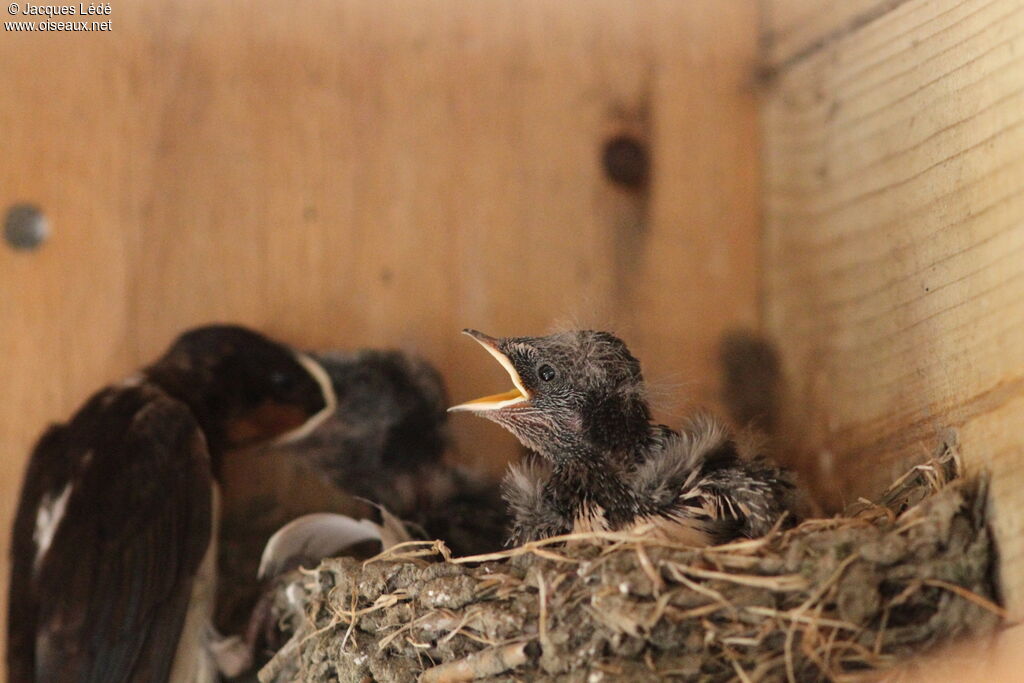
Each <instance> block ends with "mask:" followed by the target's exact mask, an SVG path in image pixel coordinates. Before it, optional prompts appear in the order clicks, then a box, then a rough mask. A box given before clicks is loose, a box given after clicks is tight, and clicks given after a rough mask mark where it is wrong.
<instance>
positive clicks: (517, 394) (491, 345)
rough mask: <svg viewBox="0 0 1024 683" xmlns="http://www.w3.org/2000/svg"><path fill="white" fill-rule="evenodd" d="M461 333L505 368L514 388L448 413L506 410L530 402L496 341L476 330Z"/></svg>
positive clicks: (510, 363)
mask: <svg viewBox="0 0 1024 683" xmlns="http://www.w3.org/2000/svg"><path fill="white" fill-rule="evenodd" d="M462 333H463V334H468V335H469V336H470V337H472V338H473V339H475V340H476V341H477V342H478V343H479V344H480V346H482V347H484V348H485V349H487V353H489V354H491V355H492V356H494V358H495V359H496V360H497V361H498V362H499V363H501V367H503V368H505V372H507V373H508V376H509V377H511V378H512V385H513V387H514V388H513V389H510V390H509V391H506V392H504V393H501V394H494V395H493V396H484V397H483V398H476V399H473V400H472V401H466V402H465V403H460V404H459V405H457V406H452V407H451V408H449V409H448V412H450V413H452V412H458V411H462V410H469V411H472V412H484V411H487V410H498V409H500V408H507V407H508V406H512V405H515V404H517V403H524V402H526V401H528V400H530V392H529V391H527V390H526V387H524V386H523V381H522V380H521V379H520V378H519V373H518V372H516V369H515V367H513V366H512V361H510V360H509V359H508V356H506V355H505V354H504V353H502V352H501V351H500V350H499V349H498V340H497V339H495V338H494V337H489V336H487V335H486V334H484V333H483V332H477V331H476V330H463V331H462Z"/></svg>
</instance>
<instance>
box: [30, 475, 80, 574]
mask: <svg viewBox="0 0 1024 683" xmlns="http://www.w3.org/2000/svg"><path fill="white" fill-rule="evenodd" d="M70 495H71V484H68V485H67V486H65V487H64V490H63V491H61V492H60V494H59V495H56V496H55V495H53V493H52V492H51V493H47V494H46V495H44V496H43V500H42V501H41V502H40V503H39V509H38V510H37V511H36V528H35V531H33V532H32V540H33V541H35V542H36V557H35V560H34V561H33V567H35V568H38V567H39V563H40V562H42V560H43V556H44V555H46V551H47V550H49V549H50V544H51V543H53V536H54V534H55V533H57V526H58V525H60V521H61V520H62V519H63V518H64V509H65V508H66V507H67V505H68V496H70Z"/></svg>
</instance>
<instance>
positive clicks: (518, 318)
mask: <svg viewBox="0 0 1024 683" xmlns="http://www.w3.org/2000/svg"><path fill="white" fill-rule="evenodd" d="M110 19H111V21H112V28H113V30H112V31H111V32H110V33H102V34H100V33H93V34H68V33H52V34H42V33H36V34H27V33H22V34H16V33H11V32H6V33H5V34H4V36H3V40H2V41H0V64H3V65H4V66H3V69H0V90H2V91H3V92H4V97H3V98H0V130H2V131H3V136H4V145H3V148H4V154H3V160H2V163H0V207H5V206H7V205H8V204H9V203H11V202H13V201H19V200H29V201H34V202H36V203H38V204H40V205H41V206H42V207H43V208H44V210H45V211H46V212H47V214H48V215H49V217H50V219H51V222H52V225H53V237H52V239H51V241H50V242H49V243H48V244H46V245H45V246H44V247H43V249H42V250H41V251H39V252H36V253H31V254H24V253H12V252H11V251H10V250H8V249H6V248H2V249H0V291H2V292H3V295H2V296H0V348H3V350H4V352H5V357H6V362H4V363H0V386H3V387H4V391H5V400H4V402H3V405H2V407H0V450H2V453H3V458H2V460H0V529H3V530H4V531H5V532H6V530H7V529H8V527H9V525H10V517H11V513H12V510H13V506H14V498H15V495H16V491H17V489H18V486H19V480H20V476H21V471H22V468H23V464H24V460H25V457H26V454H27V453H28V450H29V447H30V445H31V443H32V441H33V440H34V439H35V438H36V436H37V435H38V434H39V433H40V432H41V430H42V428H43V426H44V424H45V423H46V422H48V421H50V420H56V419H60V418H62V417H65V416H67V415H68V414H69V412H70V411H72V410H73V409H74V408H75V407H76V406H77V405H78V404H79V403H80V402H81V401H82V400H83V399H84V398H85V397H86V396H87V395H88V394H89V393H90V392H91V391H92V390H94V389H96V388H98V387H99V386H100V385H102V384H103V383H105V382H108V381H111V380H114V379H116V378H118V377H121V376H123V375H125V374H127V373H129V372H130V371H132V369H133V368H135V367H137V366H138V365H140V364H142V363H144V362H146V361H148V360H149V359H152V358H153V357H154V356H155V355H156V354H158V353H159V352H160V351H161V350H162V349H163V348H164V347H165V346H166V345H167V344H168V343H169V341H170V340H171V339H172V337H173V336H174V335H175V334H176V333H177V332H178V331H180V330H182V329H183V328H185V327H187V326H190V325H195V324H199V323H203V322H208V321H214V320H234V321H239V322H242V323H246V324H250V325H254V326H256V327H258V328H261V329H264V330H266V331H268V332H269V333H271V334H273V335H276V336H278V337H280V338H282V339H284V340H286V341H289V342H292V343H295V344H300V345H304V346H309V347H329V346H344V347H350V346H362V345H386V346H400V347H404V348H407V349H410V350H413V351H417V352H419V353H421V354H423V355H425V356H426V357H428V358H430V359H431V360H433V361H435V362H436V363H438V364H439V365H440V367H441V368H442V370H443V372H444V374H445V375H446V377H447V378H448V380H449V383H450V389H451V393H452V395H453V398H459V399H462V398H466V397H469V396H473V395H480V394H482V393H484V392H490V391H493V390H495V389H500V388H502V387H503V386H504V383H505V382H506V381H507V380H506V379H505V378H504V374H503V373H502V371H501V370H500V368H498V367H497V366H495V365H494V364H493V362H492V361H491V360H490V358H489V357H487V356H486V354H483V353H480V350H479V349H477V348H476V347H475V345H473V344H472V343H471V342H470V341H469V340H466V339H463V338H462V337H460V336H459V335H458V331H459V330H460V329H461V328H462V327H467V326H472V327H476V328H479V329H482V330H485V331H488V332H491V333H494V334H503V333H538V332H544V331H545V330H547V329H549V327H550V326H551V325H552V322H553V321H567V320H568V321H570V322H571V321H574V320H575V321H580V322H584V323H592V324H606V323H608V324H612V325H614V326H615V327H616V328H618V329H619V330H620V331H621V332H622V333H623V334H624V335H625V336H626V338H627V339H628V341H629V342H630V343H631V345H632V346H633V348H634V350H635V352H636V353H637V355H638V356H639V357H640V358H641V359H642V360H644V361H645V368H646V370H647V373H648V375H649V376H650V377H651V378H652V379H653V380H655V382H656V383H658V382H659V380H660V384H661V387H662V388H661V390H660V391H659V392H657V396H658V397H659V398H660V400H661V403H660V405H661V407H662V408H663V410H662V411H661V414H662V415H663V416H665V417H666V418H667V419H669V420H672V421H676V420H677V418H676V417H675V416H674V415H673V414H672V413H678V412H680V410H679V409H678V408H675V409H673V406H674V405H675V404H678V403H680V402H681V401H707V400H709V399H710V398H711V396H712V395H713V393H714V388H713V384H714V375H715V369H714V363H713V359H714V350H713V346H714V342H715V339H716V337H717V335H718V334H719V332H720V331H721V330H722V329H723V327H725V326H729V325H733V324H753V323H755V322H756V320H757V317H758V307H757V282H758V278H759V273H758V253H757V241H756V234H757V230H758V227H757V223H758V215H759V208H758V199H757V197H758V168H757V164H758V161H757V134H758V132H757V119H756V98H755V96H754V93H753V90H752V88H751V83H752V80H753V78H752V74H753V71H754V68H755V65H756V60H757V54H756V47H757V46H756V40H757V17H756V5H755V4H754V3H750V2H747V1H746V0H730V1H728V2H722V1H721V0H699V1H693V2H673V1H669V0H663V1H659V2H650V3H623V2H619V1H617V0H600V1H598V2H591V1H587V2H584V1H582V0H579V1H576V2H565V1H564V0H530V1H528V2H519V1H518V0H517V1H513V0H503V1H500V2H487V3H481V2H476V1H475V0H441V1H435V0H430V1H427V0H415V1H412V2H408V1H405V2H398V1H396V0H389V1H379V0H347V1H344V2H329V1H328V0H317V1H314V2H306V3H290V4H288V5H287V7H285V6H284V5H282V4H281V3H272V2H267V1H266V0H258V1H256V2H250V3H246V4H244V6H243V5H242V4H239V3H210V2H200V1H199V0H176V1H175V2H155V1H150V2H136V3H114V5H113V14H112V15H111V17H110ZM42 65H45V67H44V66H42ZM621 131H628V132H630V133H631V134H634V135H636V136H638V137H639V138H641V139H643V140H646V142H647V144H648V145H649V148H650V151H651V157H652V161H653V173H652V176H651V183H650V186H649V187H648V188H647V189H646V190H645V191H643V192H640V193H630V192H626V191H623V190H620V189H618V188H616V187H614V186H612V185H611V184H610V183H609V182H608V181H607V180H606V179H605V177H604V173H603V171H602V168H601V165H600V154H601V148H602V145H603V143H604V142H605V140H606V139H607V138H608V136H610V135H613V134H615V133H618V132H621ZM456 431H457V436H458V441H459V450H460V453H459V456H458V457H460V458H462V459H463V460H465V461H467V462H474V463H477V464H480V465H481V466H483V467H487V468H489V469H491V470H492V471H497V470H498V469H500V468H501V467H502V464H503V463H504V461H505V459H506V458H507V457H508V456H509V455H510V453H512V452H513V451H514V449H513V443H512V440H511V437H509V436H508V435H507V434H505V433H504V432H501V431H500V430H499V429H497V428H496V427H494V426H493V425H490V424H488V423H485V422H484V421H482V420H477V421H473V420H471V419H470V418H468V417H467V418H463V419H460V420H458V421H457V423H456ZM264 478H265V477H264ZM0 556H2V557H3V558H4V559H3V561H4V562H6V559H7V540H6V537H4V540H3V541H2V542H0ZM2 569H3V574H4V575H5V576H6V573H7V572H6V565H4V566H3V567H2ZM4 595H6V592H5V590H4Z"/></svg>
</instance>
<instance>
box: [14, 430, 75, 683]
mask: <svg viewBox="0 0 1024 683" xmlns="http://www.w3.org/2000/svg"><path fill="white" fill-rule="evenodd" d="M66 437H67V428H66V427H65V426H64V425H54V426H52V427H50V428H49V429H48V430H47V431H46V433H44V434H43V436H42V437H40V439H39V441H38V443H37V444H36V447H35V450H34V451H33V453H32V457H31V458H30V459H29V463H28V469H27V470H26V472H25V478H24V483H23V484H22V489H21V497H20V499H19V504H18V511H17V513H16V515H15V518H14V529H13V532H12V534H11V577H10V578H11V580H10V584H9V586H8V590H9V595H8V601H7V678H8V680H10V681H31V680H33V679H34V675H35V674H34V673H33V672H34V671H35V654H34V653H35V639H36V599H35V596H34V595H33V589H32V565H33V560H34V557H35V541H34V540H33V538H32V534H33V532H34V530H35V524H36V514H37V510H38V509H39V505H40V503H41V502H42V499H43V497H44V496H45V495H46V494H47V492H49V491H53V490H58V491H59V490H60V489H62V488H63V487H64V485H65V484H66V483H67V482H68V480H69V479H70V476H71V475H70V472H71V469H70V465H69V463H68V449H67V447H66V445H65V443H66Z"/></svg>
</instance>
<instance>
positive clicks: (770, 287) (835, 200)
mask: <svg viewBox="0 0 1024 683" xmlns="http://www.w3.org/2000/svg"><path fill="white" fill-rule="evenodd" d="M835 7H836V8H841V9H836V11H826V10H824V9H823V3H818V2H814V1H812V0H767V2H766V3H765V4H764V20H763V26H764V27H765V32H764V35H763V39H764V41H765V51H766V54H767V55H768V56H769V60H770V66H771V70H770V73H771V75H770V77H769V83H768V87H767V93H766V98H765V104H764V112H763V129H762V133H763V139H764V150H765V152H764V173H765V175H764V178H765V180H764V192H765V207H766V208H765V212H766V213H765V219H766V226H765V229H766V237H765V249H764V272H765V280H764V301H765V322H766V326H767V328H768V329H769V330H770V331H771V332H772V333H773V334H774V335H775V336H776V337H777V338H778V339H779V340H780V341H782V342H783V348H784V365H785V369H786V373H787V377H788V379H789V385H790V391H791V398H792V401H791V410H790V415H791V416H792V418H793V424H792V428H793V430H794V434H798V435H799V436H800V437H801V438H802V439H803V440H804V443H805V446H806V447H807V448H808V451H809V453H810V454H811V458H812V459H811V461H810V462H809V463H808V467H809V469H810V471H811V472H812V474H813V475H815V477H814V478H815V479H816V481H817V482H818V484H819V487H820V488H821V489H822V490H825V491H826V492H827V493H829V494H831V496H832V498H833V500H834V501H835V502H839V501H841V500H846V501H849V500H851V499H853V498H854V497H855V496H858V495H866V494H871V493H874V492H877V490H878V488H879V487H880V486H882V485H883V484H885V483H886V482H888V481H890V480H891V478H892V476H893V475H894V474H895V473H897V472H899V471H901V470H902V469H903V468H905V467H906V466H907V465H908V464H912V463H914V462H916V461H919V460H920V459H921V458H922V457H923V456H924V454H925V453H926V452H928V451H930V450H931V448H932V447H933V446H934V444H935V443H936V441H937V440H938V438H939V435H940V433H941V432H942V431H943V430H944V429H946V428H948V427H953V428H956V429H957V430H958V431H959V435H960V440H961V443H962V449H963V453H964V457H965V459H966V462H967V464H968V466H970V467H971V468H972V469H977V468H979V467H987V468H989V469H990V470H991V471H992V473H993V499H994V500H993V508H994V522H995V530H996V535H997V538H998V541H999V544H1000V553H1001V559H1002V563H1003V564H1002V566H1003V572H1002V579H1003V587H1004V589H1005V592H1006V599H1007V601H1008V604H1009V606H1010V607H1011V610H1012V611H1013V612H1014V614H1015V615H1016V616H1018V617H1019V616H1020V615H1021V614H1022V613H1024V497H1022V496H1021V494H1020V484H1021V482H1022V481H1024V436H1022V433H1024V432H1022V428H1024V58H1022V55H1024V3H1021V2H1020V0H963V1H951V0H947V1H942V2H939V1H935V0H903V1H897V2H880V1H878V0H857V1H855V2H846V3H835ZM772 72H773V73H772Z"/></svg>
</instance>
